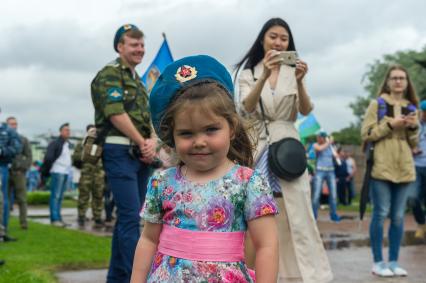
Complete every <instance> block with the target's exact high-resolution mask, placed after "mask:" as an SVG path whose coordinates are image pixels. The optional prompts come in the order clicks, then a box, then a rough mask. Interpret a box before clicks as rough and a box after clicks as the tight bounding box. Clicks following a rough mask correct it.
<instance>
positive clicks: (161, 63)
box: [141, 37, 173, 93]
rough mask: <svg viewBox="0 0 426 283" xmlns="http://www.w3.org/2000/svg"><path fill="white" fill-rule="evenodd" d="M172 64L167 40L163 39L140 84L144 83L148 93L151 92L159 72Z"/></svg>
mask: <svg viewBox="0 0 426 283" xmlns="http://www.w3.org/2000/svg"><path fill="white" fill-rule="evenodd" d="M171 62H173V56H172V53H171V52H170V48H169V45H168V44H167V39H166V37H164V41H163V44H161V47H160V50H158V53H157V55H156V56H155V58H154V60H153V61H152V63H151V65H149V67H148V69H147V70H146V72H145V74H144V75H143V76H142V77H141V80H142V82H143V83H144V85H145V87H146V89H147V90H148V93H149V92H150V91H151V89H152V87H153V86H154V84H155V82H156V81H157V79H158V77H159V76H160V74H161V72H163V70H164V69H165V68H166V66H167V65H169V64H170V63H171Z"/></svg>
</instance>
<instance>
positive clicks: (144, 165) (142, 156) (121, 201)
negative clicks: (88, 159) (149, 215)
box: [91, 25, 156, 283]
mask: <svg viewBox="0 0 426 283" xmlns="http://www.w3.org/2000/svg"><path fill="white" fill-rule="evenodd" d="M114 49H115V51H117V52H118V53H119V58H117V59H116V60H114V61H112V62H111V63H109V64H107V65H106V66H105V67H104V68H103V69H102V70H101V71H100V72H99V73H98V74H97V75H96V77H95V78H94V80H93V81H92V85H91V94H92V102H93V105H94V107H95V124H96V128H97V133H98V135H99V136H101V137H102V136H103V135H104V134H105V133H106V139H105V144H104V146H103V154H102V160H103V165H104V169H105V173H106V179H107V186H108V187H109V188H110V189H111V191H112V194H113V197H114V200H115V203H116V206H117V221H116V224H115V228H114V233H113V239H112V252H111V260H110V266H109V271H108V275H107V282H108V283H111V282H120V283H122V282H129V281H130V277H131V272H132V265H133V257H134V252H135V249H136V244H137V241H138V239H139V236H140V217H139V211H140V209H141V206H142V204H143V202H144V199H145V193H146V186H147V182H148V178H149V176H150V174H151V169H150V167H149V164H150V163H152V161H153V159H154V156H155V147H156V142H155V139H153V138H152V136H151V135H152V133H153V131H152V128H151V120H150V113H149V109H148V95H147V92H146V90H145V87H144V86H143V85H142V83H141V81H140V78H139V75H138V74H137V73H136V71H135V67H136V66H137V65H138V64H140V63H141V61H142V58H143V56H144V53H145V46H144V38H143V33H142V31H141V30H140V29H138V28H137V27H136V26H134V25H124V26H122V27H120V28H119V29H118V30H117V32H116V34H115V38H114Z"/></svg>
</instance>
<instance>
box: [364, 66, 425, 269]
mask: <svg viewBox="0 0 426 283" xmlns="http://www.w3.org/2000/svg"><path fill="white" fill-rule="evenodd" d="M417 106H418V98H417V96H416V93H415V90H414V87H413V85H412V83H411V80H410V77H409V76H408V73H407V70H406V69H405V68H403V67H402V66H391V67H390V68H389V70H388V71H387V73H386V76H385V79H384V81H383V84H382V86H381V88H380V91H379V98H378V99H375V100H372V101H371V103H370V105H369V107H368V109H367V112H366V114H365V118H364V121H363V123H362V128H361V135H362V139H363V140H364V142H371V143H374V158H373V159H374V163H373V168H372V171H371V177H372V184H371V192H370V193H371V194H370V196H371V200H372V203H373V215H372V218H371V223H370V242H371V251H372V253H373V260H374V264H373V268H372V273H373V274H375V275H377V276H380V277H390V276H406V275H407V271H406V270H404V269H403V268H402V267H400V266H399V264H398V255H399V247H400V245H401V239H402V236H403V233H404V212H405V205H406V202H407V196H408V192H409V187H410V186H412V185H413V182H414V181H415V179H416V172H415V168H414V161H413V156H412V152H411V149H412V148H415V147H416V145H417V142H418V129H419V126H418V123H419V122H418V119H417V115H416V112H417V110H416V108H417ZM388 215H389V216H390V221H391V223H390V226H389V233H388V235H389V239H388V240H389V262H388V264H386V263H385V261H384V260H383V255H382V246H383V222H384V221H385V219H386V218H387V217H388Z"/></svg>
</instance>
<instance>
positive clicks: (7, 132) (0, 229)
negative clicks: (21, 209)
mask: <svg viewBox="0 0 426 283" xmlns="http://www.w3.org/2000/svg"><path fill="white" fill-rule="evenodd" d="M0 113H1V109H0ZM20 152H22V143H21V139H20V138H19V135H18V134H17V133H16V131H15V130H14V129H12V128H10V127H9V126H8V125H7V124H6V123H0V183H1V188H0V189H1V190H0V241H4V242H10V241H16V239H15V238H12V237H10V236H8V235H7V228H8V220H9V213H10V209H9V197H8V194H9V189H8V184H9V166H10V164H11V163H12V160H13V158H14V157H15V156H16V155H18V154H19V153H20Z"/></svg>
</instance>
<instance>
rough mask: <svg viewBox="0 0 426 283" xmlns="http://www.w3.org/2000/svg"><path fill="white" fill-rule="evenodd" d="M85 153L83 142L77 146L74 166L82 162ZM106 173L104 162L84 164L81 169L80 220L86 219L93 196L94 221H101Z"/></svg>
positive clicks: (78, 207)
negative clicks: (82, 155) (83, 152)
mask: <svg viewBox="0 0 426 283" xmlns="http://www.w3.org/2000/svg"><path fill="white" fill-rule="evenodd" d="M82 151H83V142H81V143H79V144H77V146H76V148H75V150H74V153H73V155H72V159H73V164H75V163H78V161H81V154H82ZM104 179H105V173H104V169H103V167H102V160H99V161H98V163H97V164H96V165H93V164H90V163H89V162H83V163H82V167H81V176H80V181H79V183H78V190H79V193H78V204H77V209H78V218H79V219H85V217H86V211H87V207H88V206H89V200H90V196H92V213H93V219H94V220H95V221H97V222H99V221H101V215H102V208H103V195H104V189H105V181H104Z"/></svg>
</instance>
